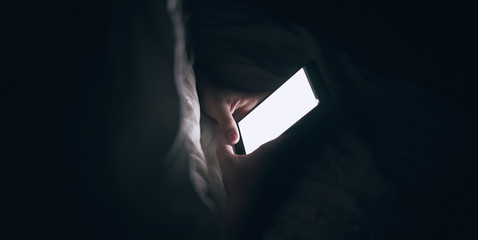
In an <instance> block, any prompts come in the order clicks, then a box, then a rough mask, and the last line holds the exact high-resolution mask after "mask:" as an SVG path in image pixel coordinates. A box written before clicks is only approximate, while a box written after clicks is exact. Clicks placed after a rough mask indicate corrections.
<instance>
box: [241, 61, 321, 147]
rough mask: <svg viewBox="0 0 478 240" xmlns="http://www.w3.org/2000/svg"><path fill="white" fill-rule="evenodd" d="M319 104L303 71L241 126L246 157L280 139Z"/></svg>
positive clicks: (252, 113) (267, 100) (270, 97)
mask: <svg viewBox="0 0 478 240" xmlns="http://www.w3.org/2000/svg"><path fill="white" fill-rule="evenodd" d="M318 104H319V99H318V98H317V96H316V94H315V93H314V90H313V89H312V86H311V84H310V81H309V79H308V76H307V74H306V72H305V70H304V68H302V69H300V70H299V71H298V72H297V73H295V74H294V75H293V76H292V77H291V78H290V79H289V80H287V81H286V82H285V83H284V84H283V85H282V86H280V87H279V88H278V89H277V90H276V91H275V92H273V93H272V94H271V95H270V96H269V97H268V98H266V99H265V100H264V101H263V102H262V103H260V104H259V105H258V106H257V107H256V108H254V110H252V111H251V112H250V113H249V114H248V115H247V116H246V117H244V118H243V119H242V120H241V121H239V122H238V126H239V131H240V134H241V140H242V144H243V146H244V151H245V153H246V154H249V153H251V152H253V151H254V150H256V149H257V148H258V147H260V146H261V145H262V144H264V143H266V142H269V141H271V140H273V139H275V138H277V137H279V136H280V135H281V134H282V133H284V132H285V131H286V130H287V129H289V128H290V127H291V126H293V125H294V124H295V123H296V122H297V121H299V120H300V119H301V118H302V117H304V116H305V115H306V114H307V113H308V112H310V111H311V110H312V109H314V108H315V107H316V106H317V105H318Z"/></svg>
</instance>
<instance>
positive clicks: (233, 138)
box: [227, 130, 237, 143]
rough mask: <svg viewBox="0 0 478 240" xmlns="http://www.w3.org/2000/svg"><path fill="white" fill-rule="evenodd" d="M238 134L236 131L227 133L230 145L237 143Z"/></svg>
mask: <svg viewBox="0 0 478 240" xmlns="http://www.w3.org/2000/svg"><path fill="white" fill-rule="evenodd" d="M236 137H237V136H236V132H235V131H234V130H229V131H228V132H227V140H228V141H229V143H234V142H235V141H236Z"/></svg>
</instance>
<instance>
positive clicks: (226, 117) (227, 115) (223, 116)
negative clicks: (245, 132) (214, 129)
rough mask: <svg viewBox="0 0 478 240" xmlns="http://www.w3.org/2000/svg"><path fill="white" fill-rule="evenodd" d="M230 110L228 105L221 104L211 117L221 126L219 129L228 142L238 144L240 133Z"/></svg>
mask: <svg viewBox="0 0 478 240" xmlns="http://www.w3.org/2000/svg"><path fill="white" fill-rule="evenodd" d="M230 110H231V109H230V107H229V106H228V105H227V104H221V106H219V107H218V108H215V109H214V110H213V111H212V113H211V115H212V117H213V118H214V119H215V120H216V121H217V123H218V124H219V128H220V129H221V131H222V132H223V133H224V135H225V136H226V139H227V141H228V142H229V143H230V144H236V143H237V142H238V141H239V131H238V130H237V126H236V121H234V118H233V116H232V113H231V111H230Z"/></svg>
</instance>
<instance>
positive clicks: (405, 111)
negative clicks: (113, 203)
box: [191, 4, 469, 239]
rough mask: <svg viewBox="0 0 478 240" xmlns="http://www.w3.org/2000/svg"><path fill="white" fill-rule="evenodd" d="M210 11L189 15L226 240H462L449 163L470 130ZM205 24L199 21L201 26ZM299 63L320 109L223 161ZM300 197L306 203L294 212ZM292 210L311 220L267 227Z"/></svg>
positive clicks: (332, 53) (327, 50)
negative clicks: (321, 96) (321, 99)
mask: <svg viewBox="0 0 478 240" xmlns="http://www.w3.org/2000/svg"><path fill="white" fill-rule="evenodd" d="M221 6H222V5H221V4H219V5H214V6H213V8H212V9H216V8H219V9H220V10H217V9H216V10H211V8H208V7H211V6H204V8H205V9H202V8H201V7H199V8H197V9H196V8H195V9H196V10H197V11H198V12H199V13H197V14H198V15H199V16H196V17H198V18H196V19H195V18H194V15H193V18H192V19H193V20H195V21H191V28H192V31H193V34H192V38H193V43H195V46H194V47H195V50H196V51H195V54H196V55H195V57H196V58H195V72H196V75H197V81H198V93H199V98H200V103H201V108H202V110H203V111H204V113H205V114H206V115H207V116H208V117H210V118H212V119H214V120H215V121H216V122H217V124H218V125H219V129H220V132H221V135H223V136H224V139H226V140H227V141H225V142H223V143H222V145H221V146H220V147H219V148H218V151H217V158H218V160H219V163H220V166H221V169H222V173H223V182H224V188H225V190H226V193H227V195H228V196H227V203H226V207H225V209H224V212H223V222H222V223H223V225H222V226H223V228H222V233H223V236H224V237H225V238H226V239H250V238H253V237H256V238H259V237H260V236H264V234H266V236H275V237H278V236H282V237H284V236H283V235H281V234H286V236H299V235H300V236H304V237H305V236H309V237H310V236H311V235H312V236H321V237H322V238H323V239H327V238H330V239H342V238H344V237H345V236H347V237H349V238H353V239H369V238H371V237H372V238H376V239H403V238H406V239H423V238H437V239H441V238H443V237H444V236H448V235H449V234H463V233H462V232H461V230H460V229H466V228H467V227H463V226H465V225H466V224H463V223H464V222H466V220H463V219H462V214H463V211H465V210H464V209H467V208H469V205H466V206H467V207H465V205H462V206H460V209H461V210H459V211H454V210H453V208H454V207H456V206H457V204H458V203H459V202H463V199H464V195H463V194H464V193H465V192H466V187H464V186H467V185H468V184H467V181H469V179H468V178H467V177H466V176H465V175H463V174H461V173H463V172H464V171H465V170H464V169H463V168H462V166H463V165H462V164H454V165H450V163H449V161H448V159H451V158H454V157H456V156H460V157H461V159H466V158H465V157H464V155H462V154H463V153H464V152H466V150H465V149H466V146H467V144H466V143H465V141H466V140H467V139H468V138H467V137H464V136H465V135H466V134H465V132H466V129H467V127H464V126H469V123H466V121H464V120H463V118H462V116H461V115H459V113H457V112H456V111H453V110H451V109H445V108H444V107H443V106H442V104H441V103H440V102H439V101H437V100H436V99H435V98H434V97H433V96H431V95H429V94H428V93H427V92H425V91H423V90H422V89H420V88H418V87H417V86H415V85H414V84H413V83H410V82H407V81H406V80H403V79H393V78H384V77H380V76H378V75H377V74H375V73H374V72H373V71H371V70H370V69H367V68H366V67H364V66H361V65H360V64H357V63H356V62H354V61H353V59H351V58H350V57H349V56H348V55H347V54H345V53H343V52H340V51H338V50H336V49H334V48H333V47H331V46H328V45H326V44H323V43H320V42H317V41H316V40H315V38H314V37H310V35H308V34H307V33H304V32H303V31H301V30H300V28H294V27H291V26H290V25H287V24H283V23H277V22H272V23H271V21H270V20H268V19H267V18H264V17H263V16H262V15H260V14H258V15H259V16H258V15H256V14H254V13H257V12H255V11H254V10H252V11H249V10H245V9H248V8H247V7H245V6H243V5H239V6H236V5H235V7H231V5H228V6H227V7H225V6H222V7H221ZM228 11H233V12H234V14H231V15H228V14H226V13H227V12H228ZM241 13H243V14H241ZM246 13H247V14H246ZM205 16H207V19H208V21H201V20H200V19H201V17H205ZM225 16H230V17H225ZM216 18H217V19H219V20H217V21H212V19H216ZM221 19H222V20H221ZM224 19H227V20H226V21H225V20H224ZM218 23H221V24H218ZM266 23H267V24H266ZM258 26H259V27H258ZM264 26H267V27H264ZM228 27H230V28H232V29H233V30H230V29H229V28H228ZM224 29H229V30H224ZM257 29H260V31H259V30H257ZM284 29H288V30H290V29H295V30H294V31H283V30H284ZM261 33H262V34H261ZM264 33H267V34H264ZM278 33H280V34H282V35H280V34H278ZM297 33H299V34H297ZM251 36H253V38H254V40H251ZM269 36H273V37H270V38H269ZM278 36H284V37H278ZM309 37H310V38H309ZM284 39H287V40H284ZM304 39H306V40H304ZM307 39H309V40H307ZM310 39H312V40H310ZM281 40H284V41H283V42H281ZM294 40H295V41H294ZM284 43H288V44H287V45H286V44H284ZM301 43H302V44H301ZM304 43H305V44H304ZM281 44H284V45H286V46H288V47H291V46H292V47H291V48H292V49H294V51H292V50H290V49H287V51H285V50H284V48H283V47H284V45H281ZM241 46H242V47H241ZM244 46H247V48H246V47H244ZM257 46H260V48H259V47H257ZM258 49H260V50H258ZM281 53H282V55H281ZM286 53H287V54H286ZM291 53H296V54H291ZM267 54H273V56H270V55H267ZM308 58H314V59H316V60H317V62H318V63H319V68H320V69H321V71H322V72H323V74H324V79H325V81H326V83H327V87H328V88H329V91H330V92H331V96H332V97H331V100H330V101H328V102H327V104H324V105H322V106H320V107H319V108H318V109H316V110H313V111H312V112H311V113H310V114H309V115H307V116H306V117H305V118H304V119H303V120H302V124H301V125H300V127H299V128H296V129H294V132H293V133H289V134H286V135H283V136H281V137H279V138H278V139H276V140H274V141H271V142H269V143H267V144H264V145H263V146H261V147H260V148H259V149H257V150H256V151H255V152H253V153H251V154H249V155H236V154H234V152H233V150H232V145H234V144H235V143H237V141H238V138H239V136H238V132H237V127H236V124H235V122H236V121H238V120H240V119H241V117H242V116H244V114H245V113H247V112H248V111H250V109H252V108H253V107H254V106H255V105H256V104H257V103H258V102H260V101H261V100H262V99H263V98H264V97H265V96H267V95H268V93H270V92H271V91H272V90H273V88H274V87H271V86H278V85H280V83H282V82H283V81H285V79H287V76H288V74H290V73H291V72H293V71H294V70H298V67H300V65H301V64H303V63H304V62H305V60H307V59H308ZM271 59H273V61H272V62H271V61H270V60H271ZM281 61H282V62H281ZM283 69H287V70H286V71H282V70H283ZM261 84H262V85H261ZM451 116H456V118H455V117H451ZM458 116H460V117H458ZM307 168H309V169H313V170H309V169H307ZM311 179H312V180H314V181H315V182H314V184H315V185H314V184H312V185H310V184H309V183H310V182H313V181H310V180H311ZM317 179H320V181H319V182H318V181H317ZM302 183H307V184H309V185H308V186H309V187H308V188H305V189H307V190H301V189H299V187H298V186H302V185H301V184H302ZM325 186H326V187H325ZM297 189H299V190H297ZM464 190H465V191H464ZM301 191H302V192H301ZM294 195H296V196H294ZM310 199H315V202H313V203H307V204H306V205H305V206H306V207H304V204H303V202H306V201H310ZM299 203H300V204H302V205H300V204H299ZM294 204H295V208H294V207H291V208H288V209H287V206H286V205H294ZM297 206H301V207H302V208H305V209H311V211H310V213H308V214H315V215H316V217H315V218H314V217H312V219H310V218H311V217H310V216H309V215H307V214H306V213H303V214H302V215H300V214H299V215H296V216H292V217H290V215H289V218H287V220H288V221H289V222H294V221H297V222H301V223H302V224H301V225H302V226H299V225H297V224H296V225H293V224H290V225H287V224H283V223H278V222H277V221H276V222H274V221H275V220H274V218H276V219H277V218H280V217H281V216H283V215H284V214H285V213H284V214H283V213H281V211H286V210H290V212H298V210H297V209H298V208H297ZM284 208H285V209H286V210H284ZM281 209H282V210H281ZM436 209H440V211H436ZM281 214H282V215H281ZM278 215H279V217H278ZM297 216H298V217H297ZM450 219H453V220H450ZM266 222H267V223H266ZM271 224H272V226H271ZM281 224H282V225H281ZM306 225H307V226H306ZM308 226H310V227H308ZM466 226H469V224H468V225H466ZM271 229H272V230H271ZM297 229H299V230H297ZM311 229H313V230H311ZM464 232H467V231H464ZM468 232H469V231H468ZM466 234H467V233H465V235H466ZM271 239H274V238H273V237H271Z"/></svg>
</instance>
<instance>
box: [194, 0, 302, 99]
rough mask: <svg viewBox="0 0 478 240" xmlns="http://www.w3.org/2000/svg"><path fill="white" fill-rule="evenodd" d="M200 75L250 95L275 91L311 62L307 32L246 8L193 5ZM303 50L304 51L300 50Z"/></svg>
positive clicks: (227, 3)
mask: <svg viewBox="0 0 478 240" xmlns="http://www.w3.org/2000/svg"><path fill="white" fill-rule="evenodd" d="M188 8H189V9H190V11H189V14H190V21H189V24H190V32H191V33H190V34H191V43H192V44H191V47H192V52H193V57H194V63H195V72H196V74H197V75H198V76H199V77H198V79H199V80H201V78H202V76H204V77H208V78H211V79H212V80H213V81H216V82H217V83H221V84H225V85H228V86H230V87H234V88H237V89H242V90H247V91H271V90H274V89H276V88H278V87H279V86H280V84H281V83H283V82H284V81H285V80H286V79H287V78H288V77H290V76H292V74H293V73H295V72H296V71H297V70H298V69H299V68H300V67H301V66H302V65H304V64H305V63H306V62H307V60H309V59H310V58H311V52H310V51H309V47H310V46H309V45H310V44H311V43H310V41H308V38H307V35H306V33H305V32H304V30H303V29H301V28H297V27H296V26H294V25H291V24H287V23H283V24H281V23H277V22H273V21H271V20H270V19H268V18H267V17H265V15H264V14H262V13H261V12H259V11H256V10H254V8H251V7H250V6H248V5H246V4H241V3H238V2H234V1H206V3H204V2H196V1H191V3H190V4H189V6H188ZM298 46H300V47H298Z"/></svg>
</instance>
